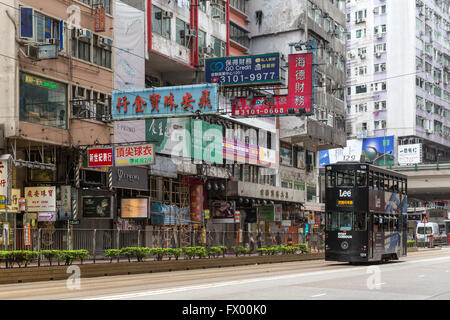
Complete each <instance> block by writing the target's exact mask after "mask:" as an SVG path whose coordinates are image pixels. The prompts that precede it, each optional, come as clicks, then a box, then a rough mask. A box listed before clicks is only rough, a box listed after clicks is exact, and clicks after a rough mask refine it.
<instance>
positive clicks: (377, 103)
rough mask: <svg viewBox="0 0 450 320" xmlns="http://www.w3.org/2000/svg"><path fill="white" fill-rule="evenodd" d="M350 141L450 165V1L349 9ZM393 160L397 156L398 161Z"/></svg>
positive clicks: (359, 4) (354, 4)
mask: <svg viewBox="0 0 450 320" xmlns="http://www.w3.org/2000/svg"><path fill="white" fill-rule="evenodd" d="M347 27H348V30H349V32H348V34H347V40H348V41H347V51H348V54H347V90H348V92H347V127H348V130H347V133H348V137H349V138H352V139H355V138H356V139H361V138H367V137H384V136H394V141H395V149H394V150H395V158H396V163H398V159H397V150H398V146H399V145H411V144H421V145H422V154H421V159H422V162H436V161H448V160H449V159H450V158H449V156H450V154H449V151H450V150H449V148H448V146H449V144H450V131H449V130H450V127H449V125H450V122H449V121H450V110H449V107H450V106H449V91H448V90H449V87H448V83H449V82H448V77H449V73H448V63H449V60H448V58H449V36H448V35H449V32H448V30H449V2H448V1H375V2H374V1H364V0H362V1H347ZM393 156H394V155H393Z"/></svg>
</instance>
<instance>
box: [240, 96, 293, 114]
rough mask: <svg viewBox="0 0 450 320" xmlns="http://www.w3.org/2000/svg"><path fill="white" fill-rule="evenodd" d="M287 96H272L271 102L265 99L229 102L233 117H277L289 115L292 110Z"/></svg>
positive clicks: (245, 99)
mask: <svg viewBox="0 0 450 320" xmlns="http://www.w3.org/2000/svg"><path fill="white" fill-rule="evenodd" d="M293 108H294V106H293V105H292V104H291V100H290V99H289V97H288V96H286V95H285V96H273V101H272V100H271V99H268V98H267V97H256V98H253V100H252V101H248V100H247V98H246V97H241V98H236V99H235V100H233V101H232V102H231V114H232V115H233V117H248V116H270V117H273V116H277V115H286V114H289V109H293Z"/></svg>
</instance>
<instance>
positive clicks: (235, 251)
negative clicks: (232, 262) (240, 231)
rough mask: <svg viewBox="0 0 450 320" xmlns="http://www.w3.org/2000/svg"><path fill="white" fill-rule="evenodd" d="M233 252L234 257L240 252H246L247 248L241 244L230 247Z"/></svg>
mask: <svg viewBox="0 0 450 320" xmlns="http://www.w3.org/2000/svg"><path fill="white" fill-rule="evenodd" d="M232 249H233V251H234V253H235V254H236V257H237V256H239V255H240V254H246V253H248V249H247V248H245V247H243V246H234V247H232Z"/></svg>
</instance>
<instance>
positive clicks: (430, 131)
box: [425, 129, 433, 134]
mask: <svg viewBox="0 0 450 320" xmlns="http://www.w3.org/2000/svg"><path fill="white" fill-rule="evenodd" d="M425 132H426V133H428V134H431V133H433V130H432V129H425Z"/></svg>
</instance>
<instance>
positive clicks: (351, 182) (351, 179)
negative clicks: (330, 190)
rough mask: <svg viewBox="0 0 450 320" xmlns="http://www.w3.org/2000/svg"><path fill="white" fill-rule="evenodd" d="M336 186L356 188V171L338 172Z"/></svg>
mask: <svg viewBox="0 0 450 320" xmlns="http://www.w3.org/2000/svg"><path fill="white" fill-rule="evenodd" d="M336 180H337V181H336V182H337V183H336V186H337V187H354V186H355V171H354V170H340V171H337V172H336Z"/></svg>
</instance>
